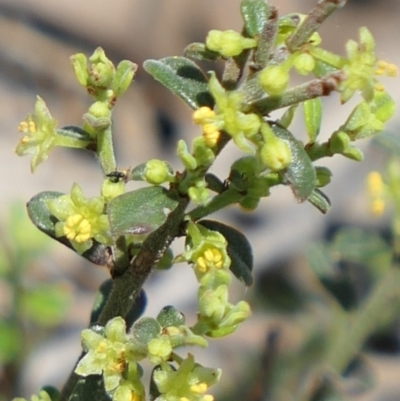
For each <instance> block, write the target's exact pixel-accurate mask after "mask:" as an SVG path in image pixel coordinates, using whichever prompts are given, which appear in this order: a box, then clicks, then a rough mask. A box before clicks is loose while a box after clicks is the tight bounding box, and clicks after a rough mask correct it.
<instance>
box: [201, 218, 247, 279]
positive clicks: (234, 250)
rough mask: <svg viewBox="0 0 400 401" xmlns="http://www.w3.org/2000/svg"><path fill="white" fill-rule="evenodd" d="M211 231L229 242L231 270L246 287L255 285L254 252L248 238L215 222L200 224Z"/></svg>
mask: <svg viewBox="0 0 400 401" xmlns="http://www.w3.org/2000/svg"><path fill="white" fill-rule="evenodd" d="M198 223H199V224H201V225H202V226H204V227H206V228H208V229H209V230H213V231H218V232H219V233H221V234H222V235H223V236H224V237H225V239H226V241H227V242H228V247H227V252H228V255H229V257H230V258H231V266H230V270H231V271H232V273H233V274H234V275H235V276H236V278H238V279H239V280H240V281H242V282H243V283H244V284H245V285H247V286H250V285H252V284H253V276H252V274H251V271H252V270H253V252H252V249H251V245H250V243H249V241H248V240H247V238H246V237H245V236H244V235H243V234H242V233H241V232H240V231H238V230H236V229H235V228H233V227H231V226H228V225H226V224H222V223H220V222H218V221H213V220H200V221H199V222H198Z"/></svg>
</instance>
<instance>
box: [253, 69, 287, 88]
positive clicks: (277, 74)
mask: <svg viewBox="0 0 400 401" xmlns="http://www.w3.org/2000/svg"><path fill="white" fill-rule="evenodd" d="M258 82H259V84H260V86H261V87H262V88H263V89H264V90H265V92H267V93H268V94H269V95H272V96H273V95H280V94H281V93H282V92H283V91H284V90H285V89H286V87H287V85H288V83H289V74H288V71H287V69H286V68H285V67H283V66H281V65H270V66H268V67H266V68H264V69H263V70H262V71H261V72H260V75H259V76H258Z"/></svg>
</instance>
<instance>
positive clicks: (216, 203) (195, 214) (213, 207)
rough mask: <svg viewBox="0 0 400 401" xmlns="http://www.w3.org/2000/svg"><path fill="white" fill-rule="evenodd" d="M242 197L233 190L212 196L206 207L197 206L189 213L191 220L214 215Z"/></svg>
mask: <svg viewBox="0 0 400 401" xmlns="http://www.w3.org/2000/svg"><path fill="white" fill-rule="evenodd" d="M242 197H243V195H242V194H240V193H239V192H238V191H236V190H235V189H227V190H226V191H223V192H221V193H220V194H218V195H216V196H214V198H212V199H211V201H210V202H209V203H208V204H207V205H206V206H198V207H196V208H195V209H193V210H192V211H191V212H190V213H189V217H190V218H191V219H192V220H199V219H201V218H203V217H205V216H208V215H209V214H212V213H215V212H216V211H218V210H221V209H224V208H225V207H227V206H229V205H233V204H234V203H237V202H239V200H240V199H241V198H242Z"/></svg>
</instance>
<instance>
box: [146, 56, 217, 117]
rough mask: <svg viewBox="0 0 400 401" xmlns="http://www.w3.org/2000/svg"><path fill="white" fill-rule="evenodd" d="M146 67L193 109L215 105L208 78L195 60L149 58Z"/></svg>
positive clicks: (154, 76) (155, 77)
mask: <svg viewBox="0 0 400 401" xmlns="http://www.w3.org/2000/svg"><path fill="white" fill-rule="evenodd" d="M143 67H144V69H145V70H146V71H147V72H148V73H149V74H150V75H151V76H152V77H153V78H154V79H156V80H157V81H159V82H160V83H162V84H163V85H164V86H165V87H166V88H168V89H169V90H170V91H171V92H172V93H174V94H175V95H177V96H178V97H179V98H181V99H182V100H183V101H184V102H185V103H187V104H188V105H189V106H190V107H191V108H192V109H194V110H195V109H197V108H199V107H200V106H209V107H213V105H214V100H213V98H212V96H211V94H210V92H209V90H208V80H207V77H206V76H205V75H204V73H203V71H202V70H201V69H200V68H199V67H198V66H197V64H195V63H194V62H193V61H191V60H189V59H187V58H185V57H166V58H163V59H161V60H147V61H145V62H144V64H143Z"/></svg>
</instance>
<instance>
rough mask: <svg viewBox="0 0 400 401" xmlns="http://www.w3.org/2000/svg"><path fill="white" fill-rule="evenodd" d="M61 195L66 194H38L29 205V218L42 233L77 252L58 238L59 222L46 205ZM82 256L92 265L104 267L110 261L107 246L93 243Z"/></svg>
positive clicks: (49, 192)
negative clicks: (49, 200) (55, 229)
mask: <svg viewBox="0 0 400 401" xmlns="http://www.w3.org/2000/svg"><path fill="white" fill-rule="evenodd" d="M61 195H64V194H63V193H61V192H54V191H46V192H41V193H39V194H37V195H36V196H34V197H33V198H32V199H31V200H30V201H29V202H28V204H27V208H28V215H29V218H30V219H31V220H32V223H33V224H34V225H35V226H36V227H37V228H38V229H39V230H40V231H42V232H44V233H45V234H47V235H48V236H49V237H51V238H53V239H55V240H56V241H58V242H60V243H61V244H64V245H65V246H67V247H68V248H70V249H72V250H73V251H74V252H75V250H74V248H73V247H72V246H71V244H70V242H69V241H68V240H67V239H66V238H65V237H56V235H55V231H54V226H55V224H56V222H57V219H56V218H55V217H54V216H52V215H51V214H50V212H49V209H48V208H47V205H46V200H47V199H56V198H58V197H60V196H61ZM82 256H83V257H84V258H86V259H88V260H89V261H90V262H92V263H95V264H97V265H101V266H103V265H106V264H107V261H108V259H109V252H108V248H107V246H105V245H103V244H99V243H98V242H96V241H93V246H92V247H91V248H90V249H88V250H87V251H86V252H84V253H83V254H82Z"/></svg>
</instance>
